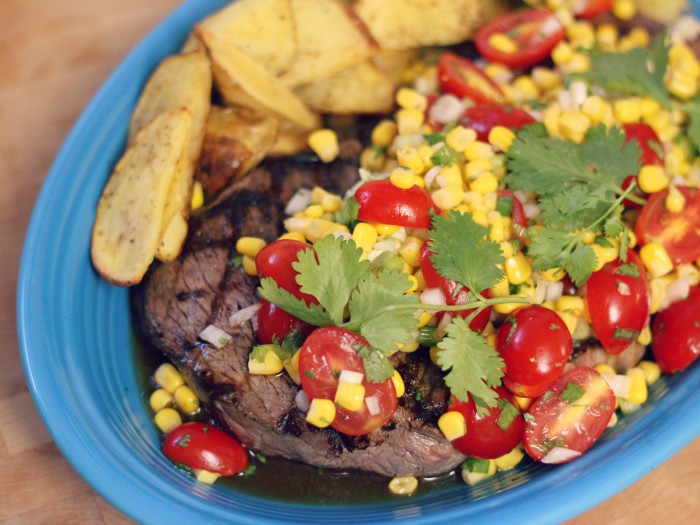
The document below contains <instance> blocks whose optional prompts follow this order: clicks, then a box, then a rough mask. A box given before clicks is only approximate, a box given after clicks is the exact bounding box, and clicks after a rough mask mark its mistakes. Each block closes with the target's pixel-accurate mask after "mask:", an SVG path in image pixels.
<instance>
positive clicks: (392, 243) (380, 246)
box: [372, 238, 401, 255]
mask: <svg viewBox="0 0 700 525" xmlns="http://www.w3.org/2000/svg"><path fill="white" fill-rule="evenodd" d="M400 246H401V243H400V242H399V241H398V240H397V239H391V238H388V239H383V240H381V241H377V242H375V243H374V246H373V247H372V249H373V250H378V251H380V252H388V253H390V254H392V255H396V254H397V253H399V247H400Z"/></svg>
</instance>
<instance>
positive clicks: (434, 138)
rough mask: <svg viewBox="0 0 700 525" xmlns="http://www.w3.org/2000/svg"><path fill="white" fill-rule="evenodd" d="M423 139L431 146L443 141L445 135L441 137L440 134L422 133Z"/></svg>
mask: <svg viewBox="0 0 700 525" xmlns="http://www.w3.org/2000/svg"><path fill="white" fill-rule="evenodd" d="M423 138H424V139H425V140H426V142H427V143H428V144H430V145H431V146H434V145H435V144H439V143H440V142H444V141H445V135H443V134H442V133H424V134H423Z"/></svg>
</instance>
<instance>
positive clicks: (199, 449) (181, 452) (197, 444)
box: [163, 421, 248, 476]
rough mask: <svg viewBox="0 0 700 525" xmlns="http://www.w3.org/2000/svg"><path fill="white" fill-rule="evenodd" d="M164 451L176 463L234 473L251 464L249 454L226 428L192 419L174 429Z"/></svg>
mask: <svg viewBox="0 0 700 525" xmlns="http://www.w3.org/2000/svg"><path fill="white" fill-rule="evenodd" d="M163 454H165V457H166V458H168V459H169V460H170V461H172V462H174V463H182V464H183V465H187V466H188V467H190V468H197V469H202V470H207V471H209V472H216V473H217V474H221V475H222V476H232V475H234V474H238V473H239V472H243V471H244V470H245V469H246V468H247V467H248V453H247V452H246V451H245V449H244V448H243V446H242V445H241V444H240V443H239V442H238V441H237V440H236V439H234V438H233V437H231V436H229V435H228V434H227V433H226V432H224V431H223V430H220V429H218V428H216V427H213V426H211V425H208V424H206V423H201V422H199V421H190V422H189V423H184V424H182V425H180V426H179V427H177V428H175V429H174V430H172V431H171V432H170V433H169V434H168V435H167V436H165V441H164V442H163Z"/></svg>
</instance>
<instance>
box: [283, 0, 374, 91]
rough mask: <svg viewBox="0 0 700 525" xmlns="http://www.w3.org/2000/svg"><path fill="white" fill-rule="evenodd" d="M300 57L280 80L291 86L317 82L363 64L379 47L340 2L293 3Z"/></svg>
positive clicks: (309, 0) (306, 0) (300, 0)
mask: <svg viewBox="0 0 700 525" xmlns="http://www.w3.org/2000/svg"><path fill="white" fill-rule="evenodd" d="M291 5H292V13H293V15H294V21H295V23H296V30H297V55H296V58H295V60H294V63H293V64H292V66H291V68H290V69H289V70H288V71H287V72H286V73H284V74H283V75H282V76H281V77H280V78H281V80H282V82H283V83H284V84H285V85H286V86H289V87H296V86H300V85H302V84H308V83H309V82H316V81H317V80H321V79H323V78H327V77H330V76H332V75H335V74H336V73H338V72H339V71H342V70H343V69H345V68H348V67H351V66H353V65H355V64H359V63H360V62H364V61H365V60H366V59H367V58H368V57H369V56H371V55H372V54H373V53H375V52H376V51H377V44H376V42H375V41H374V39H373V38H372V36H371V35H370V33H369V31H367V28H366V27H365V26H364V24H363V23H362V21H361V20H359V19H358V18H357V17H356V16H355V13H354V12H353V11H352V9H350V8H349V7H347V6H346V5H344V4H343V3H341V2H339V1H338V0H294V1H293V2H292V4H291Z"/></svg>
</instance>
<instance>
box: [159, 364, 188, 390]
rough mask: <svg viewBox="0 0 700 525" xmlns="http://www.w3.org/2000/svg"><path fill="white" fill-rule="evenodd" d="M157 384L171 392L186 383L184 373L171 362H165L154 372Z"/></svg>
mask: <svg viewBox="0 0 700 525" xmlns="http://www.w3.org/2000/svg"><path fill="white" fill-rule="evenodd" d="M153 379H154V380H155V382H156V384H158V385H159V386H160V387H162V388H164V389H165V390H167V391H168V392H170V393H171V394H174V393H175V390H177V389H178V388H180V387H181V386H182V385H184V384H185V380H184V379H183V377H182V374H181V373H180V372H179V371H178V369H177V368H175V367H174V366H173V365H171V364H170V363H163V364H162V365H160V366H159V367H158V368H157V369H156V371H155V372H154V374H153Z"/></svg>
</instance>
